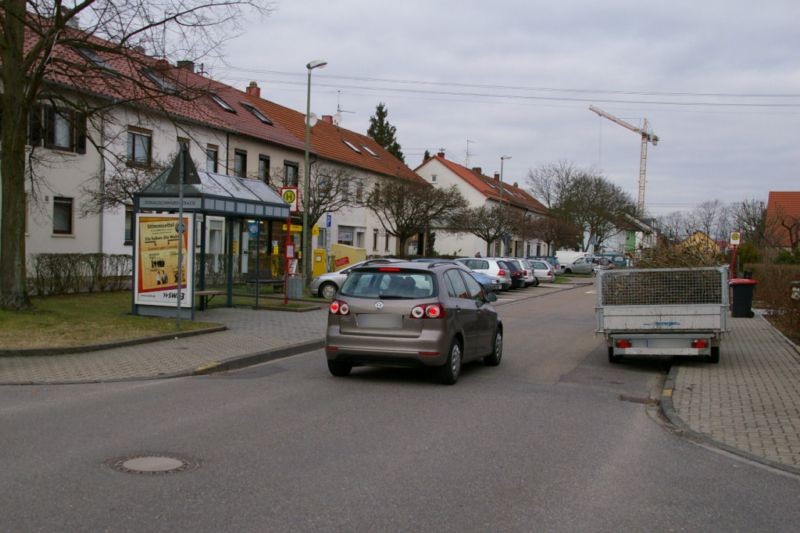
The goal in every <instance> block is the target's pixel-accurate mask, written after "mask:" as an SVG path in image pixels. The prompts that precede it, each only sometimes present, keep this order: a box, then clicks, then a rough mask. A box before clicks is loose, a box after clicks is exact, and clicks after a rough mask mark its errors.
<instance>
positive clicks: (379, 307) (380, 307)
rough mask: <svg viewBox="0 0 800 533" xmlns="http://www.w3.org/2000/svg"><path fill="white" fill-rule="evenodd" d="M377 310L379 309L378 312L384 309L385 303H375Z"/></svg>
mask: <svg viewBox="0 0 800 533" xmlns="http://www.w3.org/2000/svg"><path fill="white" fill-rule="evenodd" d="M375 309H377V310H378V311H380V310H381V309H383V302H375Z"/></svg>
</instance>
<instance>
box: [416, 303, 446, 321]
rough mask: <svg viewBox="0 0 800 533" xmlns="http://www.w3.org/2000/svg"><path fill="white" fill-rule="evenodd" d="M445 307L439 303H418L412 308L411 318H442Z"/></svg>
mask: <svg viewBox="0 0 800 533" xmlns="http://www.w3.org/2000/svg"><path fill="white" fill-rule="evenodd" d="M443 316H444V307H442V306H441V305H439V304H425V305H418V306H416V307H414V308H413V309H412V310H411V318H423V317H424V318H434V319H435V318H442V317H443Z"/></svg>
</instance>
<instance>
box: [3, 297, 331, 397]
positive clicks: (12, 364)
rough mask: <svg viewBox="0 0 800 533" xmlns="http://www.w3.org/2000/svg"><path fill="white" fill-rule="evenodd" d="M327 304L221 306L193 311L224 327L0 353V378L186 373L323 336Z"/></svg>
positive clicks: (43, 380)
mask: <svg viewBox="0 0 800 533" xmlns="http://www.w3.org/2000/svg"><path fill="white" fill-rule="evenodd" d="M326 313H327V309H320V310H316V311H307V312H303V313H294V312H287V311H272V310H269V311H253V310H249V309H235V308H221V309H212V310H209V311H204V312H200V313H198V314H197V315H196V316H197V319H198V320H202V321H204V322H217V323H221V324H225V325H226V326H227V327H228V329H227V330H226V331H221V332H218V333H209V334H206V335H198V336H193V337H184V338H178V339H172V340H166V341H158V342H151V343H147V344H138V345H133V346H125V347H117V348H113V349H108V350H100V351H96V352H86V353H76V354H65V355H44V356H24V357H0V384H25V383H73V382H93V381H118V380H126V379H134V378H157V377H165V376H170V375H174V374H179V373H183V374H187V373H189V372H190V371H191V370H193V369H198V368H202V367H207V366H209V365H213V364H216V363H219V362H221V361H224V360H228V359H232V358H237V357H244V356H250V355H256V354H267V353H269V352H272V351H275V350H282V349H287V348H289V347H292V346H295V345H303V344H308V343H310V342H313V341H320V340H321V339H322V338H323V337H324V336H325V316H326Z"/></svg>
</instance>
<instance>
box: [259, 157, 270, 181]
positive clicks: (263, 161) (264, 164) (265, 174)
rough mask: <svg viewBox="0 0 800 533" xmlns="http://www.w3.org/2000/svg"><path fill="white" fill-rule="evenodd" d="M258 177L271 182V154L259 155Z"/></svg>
mask: <svg viewBox="0 0 800 533" xmlns="http://www.w3.org/2000/svg"><path fill="white" fill-rule="evenodd" d="M258 179H260V180H261V181H263V182H264V183H266V184H269V156H268V155H264V154H259V156H258Z"/></svg>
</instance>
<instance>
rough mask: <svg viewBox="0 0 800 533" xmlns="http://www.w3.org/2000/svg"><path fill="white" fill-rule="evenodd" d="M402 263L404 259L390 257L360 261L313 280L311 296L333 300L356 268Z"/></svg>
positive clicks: (310, 286)
mask: <svg viewBox="0 0 800 533" xmlns="http://www.w3.org/2000/svg"><path fill="white" fill-rule="evenodd" d="M401 261H402V259H394V258H390V257H379V258H376V259H367V260H366V261H360V262H358V263H355V264H353V265H351V266H349V267H347V268H343V269H342V270H337V271H336V272H326V273H325V274H322V275H320V276H317V277H315V278H314V279H313V280H311V285H309V289H310V290H311V294H316V295H318V296H319V297H320V298H325V299H326V300H333V298H334V296H336V293H337V292H339V287H341V286H342V283H344V280H346V279H347V275H348V274H349V273H350V272H351V271H352V270H353V269H354V268H357V267H360V266H367V265H377V264H383V263H393V262H395V263H398V262H401Z"/></svg>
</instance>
